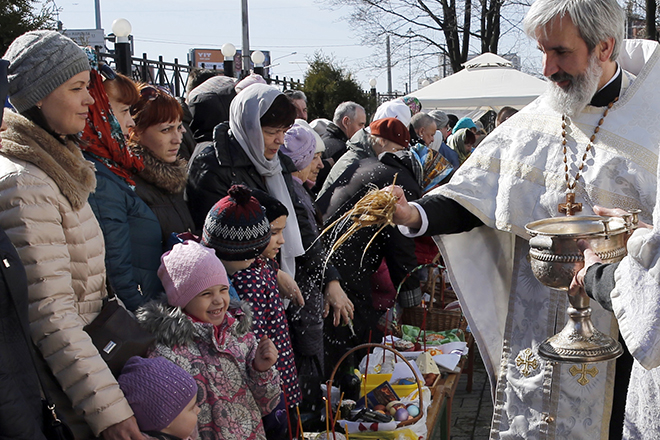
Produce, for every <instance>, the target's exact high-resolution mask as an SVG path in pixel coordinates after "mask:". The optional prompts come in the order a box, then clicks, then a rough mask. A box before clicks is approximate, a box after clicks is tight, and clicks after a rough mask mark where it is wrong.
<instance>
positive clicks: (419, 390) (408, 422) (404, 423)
mask: <svg viewBox="0 0 660 440" xmlns="http://www.w3.org/2000/svg"><path fill="white" fill-rule="evenodd" d="M371 348H382V349H383V350H388V351H391V352H392V353H394V355H395V356H398V357H400V358H401V360H402V361H403V362H405V363H406V365H408V368H410V371H412V373H413V375H414V376H415V382H416V384H417V393H418V395H419V414H418V415H416V416H415V417H413V418H411V419H408V420H404V421H402V422H399V423H398V424H397V428H403V427H405V426H408V425H412V424H414V423H416V422H417V421H418V420H419V419H421V418H422V416H423V415H424V399H423V397H422V396H423V394H422V385H423V383H424V382H422V380H421V379H420V377H419V376H418V375H417V372H416V371H415V369H414V368H413V367H412V365H410V362H409V361H408V359H406V358H405V357H403V355H402V354H401V353H399V352H398V351H397V350H395V349H394V348H392V347H389V346H387V345H383V344H376V343H369V344H362V345H358V346H356V347H353V348H351V349H350V350H348V351H347V352H346V353H344V355H343V356H342V357H341V358H340V359H339V361H338V362H337V364H336V365H335V368H334V369H333V370H332V374H331V375H330V379H329V380H328V382H327V384H328V395H327V399H328V402H330V401H331V400H330V399H331V395H330V389H331V386H330V385H332V383H333V382H334V379H335V375H336V374H337V370H339V366H340V365H341V363H342V362H344V360H345V359H346V358H347V357H348V356H349V355H350V354H352V353H354V352H356V351H358V350H362V349H371ZM400 397H402V396H400ZM364 400H365V405H366V406H369V404H368V400H367V398H366V396H365V399H364ZM330 417H332V414H330ZM332 422H333V423H334V422H336V420H332Z"/></svg>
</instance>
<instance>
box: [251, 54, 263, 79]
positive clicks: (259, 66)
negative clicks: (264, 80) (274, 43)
mask: <svg viewBox="0 0 660 440" xmlns="http://www.w3.org/2000/svg"><path fill="white" fill-rule="evenodd" d="M250 59H251V60H252V62H253V63H254V73H256V74H257V75H261V76H264V61H266V56H265V55H264V53H263V52H262V51H260V50H255V51H254V52H252V55H250Z"/></svg>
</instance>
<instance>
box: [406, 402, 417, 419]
mask: <svg viewBox="0 0 660 440" xmlns="http://www.w3.org/2000/svg"><path fill="white" fill-rule="evenodd" d="M406 409H407V410H408V414H410V416H411V417H417V416H418V415H419V407H418V406H417V405H414V404H412V403H411V404H410V405H408V406H407V407H406Z"/></svg>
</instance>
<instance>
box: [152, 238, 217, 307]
mask: <svg viewBox="0 0 660 440" xmlns="http://www.w3.org/2000/svg"><path fill="white" fill-rule="evenodd" d="M158 277H159V278H160V281H161V282H162V283H163V287H164V288H165V293H166V294H167V302H168V303H169V304H170V305H172V306H175V307H185V306H186V305H187V304H188V303H189V302H190V301H191V300H192V299H193V298H194V297H196V296H197V295H199V294H200V293H202V292H203V291H205V290H206V289H208V288H209V287H213V286H217V285H224V286H228V285H229V281H228V279H227V271H226V270H225V267H224V266H223V265H222V262H221V261H220V260H219V259H218V257H216V256H215V252H214V251H213V249H210V248H207V247H206V246H203V245H201V244H199V243H197V242H196V241H192V240H187V241H184V242H183V243H178V244H175V245H174V247H173V248H172V250H171V251H168V252H165V253H164V254H163V256H162V257H161V258H160V267H159V268H158Z"/></svg>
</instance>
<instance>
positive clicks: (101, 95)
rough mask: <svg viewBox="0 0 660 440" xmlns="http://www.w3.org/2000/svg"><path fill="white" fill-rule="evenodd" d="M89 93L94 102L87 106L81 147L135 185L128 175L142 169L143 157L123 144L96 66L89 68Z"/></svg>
mask: <svg viewBox="0 0 660 440" xmlns="http://www.w3.org/2000/svg"><path fill="white" fill-rule="evenodd" d="M89 93H90V95H92V98H94V105H91V106H90V107H89V115H88V117H87V125H86V126H85V130H84V131H83V134H82V145H81V149H82V150H83V151H86V152H87V153H89V154H91V155H92V156H93V157H94V158H96V159H98V160H99V161H101V162H102V163H103V164H104V165H105V166H107V167H108V168H109V169H110V171H112V172H113V173H115V174H116V175H117V176H119V177H121V178H122V179H124V180H125V181H126V182H127V183H128V184H129V185H131V186H135V182H134V181H133V179H132V178H131V176H132V175H133V174H136V173H138V172H139V171H142V170H143V169H144V162H143V160H142V157H140V156H138V155H135V154H133V152H132V151H131V150H130V149H129V148H127V147H126V143H125V142H124V134H123V133H122V131H121V127H120V126H119V122H118V121H117V118H115V116H114V114H113V113H112V110H111V109H110V101H109V100H108V95H107V94H106V93H105V88H104V87H103V78H102V77H101V75H100V74H99V73H98V72H97V71H96V70H95V69H92V70H91V71H90V87H89Z"/></svg>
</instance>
